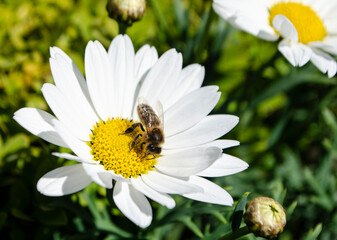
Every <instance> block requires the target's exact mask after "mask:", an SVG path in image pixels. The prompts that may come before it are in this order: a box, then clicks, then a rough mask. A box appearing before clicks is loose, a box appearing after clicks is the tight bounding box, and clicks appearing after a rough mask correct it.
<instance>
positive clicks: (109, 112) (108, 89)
mask: <svg viewBox="0 0 337 240" xmlns="http://www.w3.org/2000/svg"><path fill="white" fill-rule="evenodd" d="M85 73H86V78H87V84H88V89H89V93H90V97H91V100H92V102H93V104H94V106H95V109H96V111H97V113H98V115H99V116H100V117H101V119H103V120H106V119H108V118H109V117H111V116H113V109H114V107H115V105H114V102H113V96H114V94H113V93H114V86H113V77H112V76H113V75H112V72H111V66H110V63H109V59H108V54H107V52H106V51H105V49H104V47H103V46H102V44H100V43H99V42H98V41H95V42H92V41H90V42H89V43H88V45H87V47H86V49H85Z"/></svg>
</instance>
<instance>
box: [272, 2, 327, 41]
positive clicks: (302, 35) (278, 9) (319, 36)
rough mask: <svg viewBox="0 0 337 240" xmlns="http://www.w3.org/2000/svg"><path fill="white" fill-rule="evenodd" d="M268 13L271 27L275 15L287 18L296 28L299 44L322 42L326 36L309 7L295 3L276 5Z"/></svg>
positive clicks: (321, 24) (318, 20)
mask: <svg viewBox="0 0 337 240" xmlns="http://www.w3.org/2000/svg"><path fill="white" fill-rule="evenodd" d="M269 13H270V15H269V23H270V25H271V26H273V19H274V17H275V16H276V15H279V14H280V15H283V16H285V17H287V18H288V19H289V21H290V22H291V23H292V24H293V25H294V27H295V28H296V30H297V33H298V38H299V40H298V41H299V42H300V43H304V44H306V43H309V42H314V41H322V40H323V39H324V37H325V36H326V30H325V28H324V25H323V22H322V20H321V19H320V18H319V17H318V16H317V14H316V12H315V11H313V10H312V9H311V8H310V7H309V6H306V5H303V4H301V3H295V2H283V3H277V4H275V5H273V6H272V7H271V8H270V9H269Z"/></svg>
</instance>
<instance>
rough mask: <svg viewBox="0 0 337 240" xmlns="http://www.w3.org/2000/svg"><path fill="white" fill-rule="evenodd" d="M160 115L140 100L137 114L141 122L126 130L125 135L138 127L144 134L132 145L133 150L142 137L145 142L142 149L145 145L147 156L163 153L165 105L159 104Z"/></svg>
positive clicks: (141, 145) (134, 140) (143, 100)
mask: <svg viewBox="0 0 337 240" xmlns="http://www.w3.org/2000/svg"><path fill="white" fill-rule="evenodd" d="M156 110H157V112H158V115H157V114H156V113H155V111H154V110H153V108H152V107H151V106H150V105H149V104H148V103H147V102H146V100H145V99H144V98H142V97H139V98H138V106H137V114H138V117H139V120H140V122H139V123H134V124H132V125H131V127H129V128H128V129H126V130H125V132H124V134H128V133H131V132H132V131H134V130H135V129H136V128H137V127H140V128H141V130H142V131H143V133H139V134H137V136H136V137H135V138H134V139H133V141H132V143H131V149H132V148H133V147H134V146H135V144H136V142H137V140H138V138H139V137H141V136H142V138H143V142H142V143H141V144H140V148H141V149H143V148H144V145H145V149H146V153H145V156H144V157H146V156H148V155H155V154H160V153H161V150H162V149H161V145H162V144H163V143H164V131H163V124H164V115H163V105H162V104H161V103H160V102H158V103H157V106H156Z"/></svg>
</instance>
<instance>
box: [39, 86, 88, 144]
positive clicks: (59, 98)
mask: <svg viewBox="0 0 337 240" xmlns="http://www.w3.org/2000/svg"><path fill="white" fill-rule="evenodd" d="M41 91H42V93H43V96H44V98H45V99H46V101H47V103H48V105H49V107H50V108H51V110H52V111H53V113H54V114H55V115H56V117H57V118H58V119H59V120H60V121H61V122H62V123H63V124H64V125H66V126H67V128H68V129H69V131H70V132H71V133H72V134H73V135H75V136H76V137H78V138H79V139H82V140H84V141H89V140H90V133H91V131H90V128H89V127H88V126H87V125H86V124H83V122H82V119H81V116H80V115H79V113H78V111H76V107H75V106H74V105H73V104H72V103H71V102H69V101H67V99H66V98H65V96H64V94H62V92H60V90H59V89H58V88H56V86H55V85H53V84H50V83H45V84H43V87H42V89H41Z"/></svg>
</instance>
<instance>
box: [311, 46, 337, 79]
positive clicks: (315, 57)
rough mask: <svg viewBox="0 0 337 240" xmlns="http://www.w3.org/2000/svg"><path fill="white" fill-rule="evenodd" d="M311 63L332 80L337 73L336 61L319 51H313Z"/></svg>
mask: <svg viewBox="0 0 337 240" xmlns="http://www.w3.org/2000/svg"><path fill="white" fill-rule="evenodd" d="M311 62H312V63H313V64H314V65H315V66H316V67H317V68H318V69H319V70H320V71H321V72H323V73H326V72H327V73H328V77H329V78H332V77H333V76H334V75H335V74H336V71H337V64H336V60H335V59H334V58H332V57H331V56H330V55H328V54H326V53H323V52H321V51H319V50H316V49H313V52H312V55H311Z"/></svg>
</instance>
